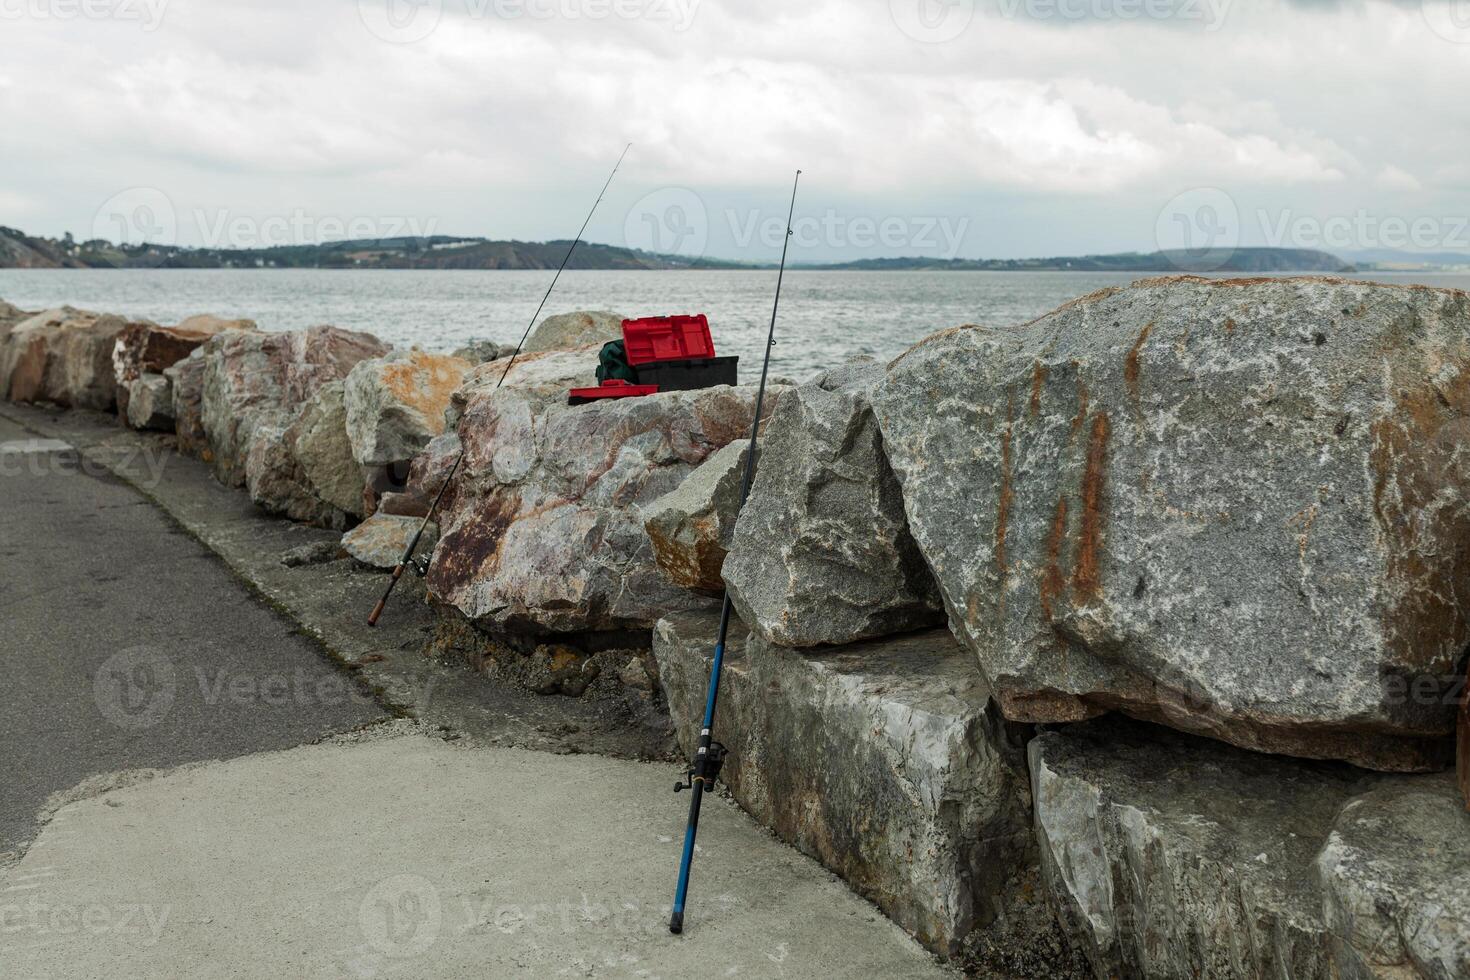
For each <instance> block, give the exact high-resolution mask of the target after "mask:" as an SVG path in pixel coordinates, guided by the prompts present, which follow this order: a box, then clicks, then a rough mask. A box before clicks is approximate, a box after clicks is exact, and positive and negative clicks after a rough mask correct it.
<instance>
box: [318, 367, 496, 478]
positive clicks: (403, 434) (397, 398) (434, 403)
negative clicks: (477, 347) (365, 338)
mask: <svg viewBox="0 0 1470 980" xmlns="http://www.w3.org/2000/svg"><path fill="white" fill-rule="evenodd" d="M471 367H473V365H472V364H471V363H470V362H469V361H464V360H460V359H459V358H457V357H448V356H445V355H443V354H430V353H428V352H427V351H421V350H408V351H394V352H393V353H391V354H388V355H387V356H386V357H380V358H375V359H373V360H370V361H363V362H362V363H360V364H358V365H357V366H356V367H355V368H353V369H352V371H351V372H350V373H349V374H348V375H347V380H346V382H345V388H344V395H345V398H346V403H347V434H348V436H349V437H350V438H351V440H352V453H353V456H354V457H355V458H356V459H357V461H358V463H360V464H361V465H363V466H390V465H392V464H394V463H403V462H407V461H409V460H411V459H413V458H414V457H415V456H416V455H418V453H419V451H420V450H422V449H423V448H424V446H426V445H428V442H429V440H430V439H433V438H434V437H435V436H439V435H443V434H444V410H445V409H446V408H448V407H449V398H450V396H451V395H452V394H454V392H455V390H456V389H458V388H459V386H460V384H461V383H462V382H463V381H464V377H465V375H466V374H467V373H468V372H469V370H470V368H471Z"/></svg>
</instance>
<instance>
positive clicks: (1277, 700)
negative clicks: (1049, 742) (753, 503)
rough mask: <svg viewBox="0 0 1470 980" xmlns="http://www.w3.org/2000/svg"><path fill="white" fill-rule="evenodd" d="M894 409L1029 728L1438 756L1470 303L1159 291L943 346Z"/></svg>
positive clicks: (1295, 286) (1320, 286)
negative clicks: (1101, 724) (1081, 727)
mask: <svg viewBox="0 0 1470 980" xmlns="http://www.w3.org/2000/svg"><path fill="white" fill-rule="evenodd" d="M874 406H875V410H876V412H877V415H878V420H879V424H880V425H881V427H882V431H883V439H884V447H885V451H886V453H887V455H888V458H889V461H890V462H891V463H892V464H893V468H894V471H895V472H896V474H897V476H898V479H899V481H900V483H901V484H902V486H903V495H904V502H905V509H906V511H907V513H908V518H909V524H910V526H911V528H912V529H913V533H914V536H915V538H916V540H917V541H918V543H919V547H920V548H921V550H922V551H923V553H924V556H925V557H926V558H927V559H928V563H929V565H930V566H931V567H932V568H933V569H934V571H935V573H936V576H937V578H938V581H939V584H940V587H941V591H942V593H943V596H944V600H945V604H946V606H947V608H948V610H949V613H950V619H951V623H952V625H953V628H954V629H955V630H956V633H957V635H958V636H960V637H961V639H962V640H963V641H964V642H965V643H966V644H967V645H968V646H969V647H970V648H971V649H973V650H974V651H975V653H976V655H977V656H978V658H979V661H980V664H981V667H982V669H983V670H984V671H985V673H986V675H987V676H988V677H989V678H990V679H991V681H992V682H993V683H994V685H995V690H996V696H997V698H998V699H999V700H1000V702H1001V704H1002V706H1003V708H1004V709H1005V711H1006V713H1007V715H1008V716H1009V717H1011V718H1015V719H1018V720H1027V721H1073V720H1079V719H1083V718H1087V717H1089V716H1094V715H1097V714H1099V713H1102V712H1104V711H1108V710H1121V711H1124V712H1127V713H1129V714H1132V715H1134V716H1136V717H1139V718H1144V719H1147V720H1152V721H1158V722H1162V723H1164V724H1168V725H1171V726H1173V727H1176V728H1179V729H1183V730H1185V731H1190V732H1194V733H1198V734H1203V735H1209V736H1211V737H1214V738H1219V739H1222V740H1225V741H1228V742H1232V743H1234V744H1237V745H1241V746H1244V747H1247V748H1252V749H1256V750H1260V751H1267V752H1280V753H1285V754H1291V755H1300V756H1308V757H1316V758H1338V759H1345V760H1349V761H1352V762H1355V763H1358V764H1360V765H1364V766H1368V767H1372V768H1381V769H1391V770H1417V769H1431V768H1437V767H1440V766H1442V765H1443V764H1444V763H1445V762H1446V761H1447V757H1448V746H1449V743H1448V741H1447V736H1448V735H1449V733H1450V731H1451V728H1452V724H1453V707H1452V705H1451V703H1450V702H1451V699H1450V698H1448V697H1445V696H1441V695H1443V694H1444V693H1445V691H1447V689H1448V688H1449V687H1450V685H1452V684H1453V683H1454V679H1455V676H1456V671H1455V665H1456V663H1457V661H1458V658H1459V656H1460V652H1461V651H1462V650H1463V649H1464V648H1465V645H1466V643H1467V641H1470V620H1467V615H1470V601H1467V600H1463V599H1460V598H1459V597H1458V596H1457V594H1456V593H1454V592H1452V591H1451V592H1447V591H1446V590H1445V588H1444V583H1446V582H1458V581H1463V580H1465V579H1466V578H1467V576H1470V497H1467V495H1466V492H1465V488H1466V487H1470V451H1467V449H1470V425H1467V424H1466V423H1465V422H1464V418H1465V415H1466V414H1467V413H1470V299H1467V297H1466V296H1465V294H1463V293H1459V292H1453V291H1444V290H1434V289H1427V288H1420V287H1400V286H1383V285H1374V284H1368V283H1352V282H1344V281H1340V280H1326V279H1278V280H1203V279H1196V278H1192V277H1184V278H1173V279H1158V280H1146V281H1142V282H1139V283H1136V284H1134V285H1133V286H1130V287H1127V288H1110V289H1106V290H1102V291H1100V292H1098V293H1095V294H1093V295H1091V296H1087V297H1084V298H1082V299H1080V300H1076V301H1074V302H1072V303H1070V304H1068V305H1066V306H1064V307H1062V308H1061V309H1059V310H1057V311H1055V312H1054V313H1052V314H1049V315H1048V316H1046V317H1043V318H1041V319H1040V320H1038V321H1036V322H1034V323H1031V324H1028V325H1026V326H1024V327H1020V328H1015V329H1013V330H985V329H981V328H977V327H962V328H958V329H955V330H950V331H945V332H943V333H940V334H936V335H935V336H933V337H931V338H929V339H927V340H925V341H923V342H922V343H920V344H919V345H917V346H916V347H914V348H913V349H911V350H910V351H908V352H907V353H906V354H904V355H903V356H902V357H900V358H899V359H898V360H897V361H895V362H894V363H893V365H892V366H891V367H890V369H889V372H888V377H887V379H886V380H885V381H884V383H883V384H882V385H881V386H880V387H879V389H878V390H877V392H876V393H875V395H874ZM727 577H728V565H727ZM1421 682H1422V684H1424V685H1428V687H1429V690H1428V692H1427V696H1424V697H1420V696H1407V695H1406V694H1405V693H1404V692H1405V691H1407V690H1414V689H1416V688H1415V685H1417V684H1420V683H1421ZM1418 689H1419V690H1423V688H1418Z"/></svg>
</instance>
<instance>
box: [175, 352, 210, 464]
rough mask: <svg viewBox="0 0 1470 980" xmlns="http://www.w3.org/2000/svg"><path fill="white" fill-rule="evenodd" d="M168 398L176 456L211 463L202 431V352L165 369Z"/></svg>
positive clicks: (208, 449)
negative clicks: (176, 439)
mask: <svg viewBox="0 0 1470 980" xmlns="http://www.w3.org/2000/svg"><path fill="white" fill-rule="evenodd" d="M163 376H164V377H165V378H167V379H168V385H169V395H170V397H171V398H172V400H173V417H174V434H175V435H177V436H178V445H179V452H181V453H183V454H185V455H186V456H198V457H199V458H200V459H202V460H204V461H205V462H206V463H209V462H213V461H214V453H213V452H211V451H210V448H209V434H208V433H207V432H205V431H204V350H203V348H195V350H194V351H192V352H191V353H190V354H189V356H188V357H186V358H184V359H183V360H181V361H178V362H177V363H175V364H174V365H173V366H172V367H168V368H165V369H164V371H163Z"/></svg>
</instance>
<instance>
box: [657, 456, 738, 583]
mask: <svg viewBox="0 0 1470 980" xmlns="http://www.w3.org/2000/svg"><path fill="white" fill-rule="evenodd" d="M749 447H750V443H749V442H748V441H746V440H745V439H737V440H736V441H735V442H732V443H730V444H729V445H728V446H726V447H725V448H723V449H721V450H720V451H719V452H716V453H713V454H712V455H711V456H710V457H709V458H708V459H706V460H705V461H704V462H703V463H700V464H699V466H698V467H697V468H696V469H695V470H694V472H693V473H691V474H689V477H688V479H686V480H685V481H684V482H683V483H681V484H679V486H678V487H677V488H675V489H674V490H673V491H672V492H671V493H667V494H664V495H663V496H662V497H660V498H658V499H657V500H655V501H654V502H653V503H651V504H649V505H648V506H647V507H645V508H643V529H644V530H645V531H646V532H648V540H649V542H650V543H651V544H652V545H653V558H654V560H655V561H656V562H658V567H659V570H660V571H662V572H663V573H664V575H665V576H667V578H668V580H669V581H670V582H673V583H674V584H675V585H677V586H679V587H680V588H682V589H691V590H693V591H695V592H704V593H707V594H710V595H718V594H719V593H721V592H723V591H724V590H725V582H724V579H723V578H721V577H720V571H721V569H722V568H723V567H724V565H725V555H726V554H728V553H729V551H730V545H731V543H732V542H733V541H734V539H735V522H736V520H737V519H738V518H739V516H740V488H741V486H742V484H743V483H744V480H745V460H746V458H747V456H748V455H749V453H748V450H749Z"/></svg>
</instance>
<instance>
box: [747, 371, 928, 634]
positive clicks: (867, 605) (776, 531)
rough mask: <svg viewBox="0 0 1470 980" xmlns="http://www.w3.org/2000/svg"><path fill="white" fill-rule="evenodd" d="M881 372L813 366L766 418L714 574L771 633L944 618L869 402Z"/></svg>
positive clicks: (859, 629) (872, 628)
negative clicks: (754, 466) (741, 506)
mask: <svg viewBox="0 0 1470 980" xmlns="http://www.w3.org/2000/svg"><path fill="white" fill-rule="evenodd" d="M882 378H883V368H882V366H881V365H879V364H877V363H875V362H873V361H859V362H855V363H852V364H848V365H845V366H843V367H841V368H838V369H836V370H833V371H828V372H823V373H822V374H820V375H818V376H817V377H816V378H814V379H812V380H811V381H809V382H807V383H806V384H804V385H802V386H800V387H798V388H795V389H786V390H785V393H784V394H783V395H782V396H781V397H780V399H779V404H778V405H777V407H776V410H775V412H774V413H773V414H772V416H771V423H770V425H769V426H768V427H767V431H766V433H765V435H764V438H763V441H762V443H761V446H760V451H759V456H758V464H759V471H758V475H757V476H756V480H755V484H754V486H753V487H752V488H751V495H750V500H749V502H748V503H747V505H746V507H745V510H744V512H743V513H742V514H741V516H740V521H739V524H738V525H737V526H736V529H735V538H734V543H733V545H732V547H731V548H730V554H729V557H728V558H726V560H725V563H724V579H725V584H726V586H727V587H728V588H729V590H730V598H731V600H732V601H733V603H734V605H735V609H736V610H737V611H738V612H739V613H740V616H741V618H742V619H743V620H745V622H747V623H749V624H750V626H751V627H752V628H753V629H755V630H757V631H758V632H760V634H761V635H762V636H764V637H766V638H767V639H769V640H771V641H772V642H774V643H780V644H782V645H784V646H796V647H808V646H815V645H817V644H822V643H850V642H852V641H854V640H858V639H863V638H867V637H873V636H883V635H886V634H889V633H899V632H903V631H905V630H911V629H917V628H920V627H923V626H932V625H935V624H936V623H940V622H942V621H943V618H944V616H943V612H942V605H941V603H940V600H939V593H938V589H937V587H936V585H935V583H934V577H933V575H932V574H931V573H930V572H929V569H928V567H927V566H926V565H925V563H924V558H923V556H922V555H921V554H920V553H919V548H918V545H917V544H915V542H914V538H913V535H912V534H910V533H909V529H908V520H907V518H906V517H905V515H904V504H903V494H902V492H901V490H900V488H899V484H898V480H897V479H895V477H894V475H893V471H892V470H891V469H890V468H889V466H888V462H887V460H886V459H885V457H884V455H883V439H882V436H881V435H880V434H879V431H878V424H877V422H876V421H875V420H874V418H873V412H872V407H871V405H870V403H869V396H870V394H871V392H872V390H873V388H874V387H876V386H877V384H878V383H879V382H880V381H881V380H882Z"/></svg>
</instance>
